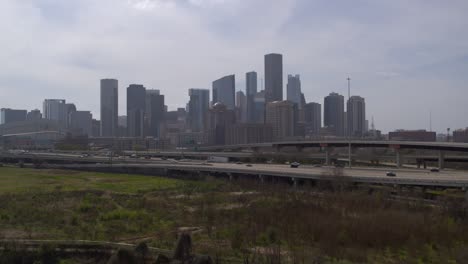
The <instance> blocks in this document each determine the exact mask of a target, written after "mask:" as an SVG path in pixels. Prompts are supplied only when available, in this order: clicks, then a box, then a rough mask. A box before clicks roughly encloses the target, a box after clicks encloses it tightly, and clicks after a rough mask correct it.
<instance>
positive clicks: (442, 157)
mask: <svg viewBox="0 0 468 264" xmlns="http://www.w3.org/2000/svg"><path fill="white" fill-rule="evenodd" d="M444 166H445V152H443V151H442V150H439V170H443V169H444Z"/></svg>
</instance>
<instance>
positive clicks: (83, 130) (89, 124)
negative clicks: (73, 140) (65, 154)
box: [69, 111, 93, 137]
mask: <svg viewBox="0 0 468 264" xmlns="http://www.w3.org/2000/svg"><path fill="white" fill-rule="evenodd" d="M69 123H70V129H71V130H72V131H73V132H75V133H76V134H79V135H87V136H88V137H91V136H92V135H93V115H92V114H91V112H90V111H74V112H71V113H70V122H69Z"/></svg>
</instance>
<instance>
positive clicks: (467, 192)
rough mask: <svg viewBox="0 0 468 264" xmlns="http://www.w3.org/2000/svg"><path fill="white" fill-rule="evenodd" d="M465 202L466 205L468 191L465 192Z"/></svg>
mask: <svg viewBox="0 0 468 264" xmlns="http://www.w3.org/2000/svg"><path fill="white" fill-rule="evenodd" d="M465 202H467V203H468V190H465Z"/></svg>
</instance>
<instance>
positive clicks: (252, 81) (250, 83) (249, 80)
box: [245, 71, 257, 123]
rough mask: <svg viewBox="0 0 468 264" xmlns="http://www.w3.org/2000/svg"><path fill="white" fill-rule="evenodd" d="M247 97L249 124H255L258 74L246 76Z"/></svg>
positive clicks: (252, 73) (251, 73)
mask: <svg viewBox="0 0 468 264" xmlns="http://www.w3.org/2000/svg"><path fill="white" fill-rule="evenodd" d="M245 79H246V96H247V122H249V123H255V104H254V101H255V94H256V93H257V73H256V72H254V71H252V72H248V73H246V74H245Z"/></svg>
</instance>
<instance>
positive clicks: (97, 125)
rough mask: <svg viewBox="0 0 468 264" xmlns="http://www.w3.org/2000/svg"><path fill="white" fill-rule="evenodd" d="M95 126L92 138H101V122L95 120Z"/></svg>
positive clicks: (93, 122) (93, 124)
mask: <svg viewBox="0 0 468 264" xmlns="http://www.w3.org/2000/svg"><path fill="white" fill-rule="evenodd" d="M91 124H92V126H93V131H92V137H94V138H96V137H100V136H101V121H99V120H96V119H93V121H92V122H91Z"/></svg>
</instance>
